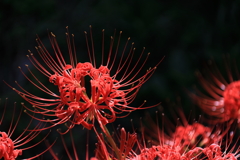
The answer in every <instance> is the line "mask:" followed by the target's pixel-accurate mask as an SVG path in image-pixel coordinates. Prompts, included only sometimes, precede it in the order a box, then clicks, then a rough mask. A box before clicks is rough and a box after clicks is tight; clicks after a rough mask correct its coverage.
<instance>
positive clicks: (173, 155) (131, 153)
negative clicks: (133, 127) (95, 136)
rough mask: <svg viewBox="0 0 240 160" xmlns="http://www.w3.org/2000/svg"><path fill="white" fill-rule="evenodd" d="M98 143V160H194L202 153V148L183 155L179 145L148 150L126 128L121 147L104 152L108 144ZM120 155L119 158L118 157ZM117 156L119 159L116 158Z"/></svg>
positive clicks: (121, 137)
mask: <svg viewBox="0 0 240 160" xmlns="http://www.w3.org/2000/svg"><path fill="white" fill-rule="evenodd" d="M102 142H103V140H102V141H101V142H99V143H98V145H97V149H96V155H95V157H96V158H97V159H98V160H105V159H112V160H155V159H164V160H172V159H177V160H190V159H194V158H196V157H197V156H199V154H200V153H201V148H198V147H196V148H194V149H191V150H189V151H187V152H185V153H181V148H182V147H181V146H177V145H173V146H171V145H161V144H160V145H152V146H151V147H149V148H147V147H146V145H145V144H141V142H140V141H139V140H138V139H137V135H136V133H133V134H129V133H128V134H126V131H125V130H124V128H122V129H121V134H120V137H119V139H118V142H119V147H118V148H117V149H115V148H112V147H109V148H110V150H112V152H113V153H115V154H113V153H112V152H111V151H110V152H104V150H106V146H108V144H103V143H102ZM117 155H118V156H117ZM116 156H117V157H116Z"/></svg>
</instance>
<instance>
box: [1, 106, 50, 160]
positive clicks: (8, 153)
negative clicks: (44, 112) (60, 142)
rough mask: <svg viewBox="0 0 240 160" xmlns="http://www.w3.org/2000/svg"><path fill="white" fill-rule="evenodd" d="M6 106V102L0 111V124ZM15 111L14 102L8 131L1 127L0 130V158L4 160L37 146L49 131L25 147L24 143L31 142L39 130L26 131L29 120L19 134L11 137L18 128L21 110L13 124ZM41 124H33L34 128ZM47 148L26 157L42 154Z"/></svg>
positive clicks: (11, 159) (11, 158)
mask: <svg viewBox="0 0 240 160" xmlns="http://www.w3.org/2000/svg"><path fill="white" fill-rule="evenodd" d="M6 107H7V104H5V107H4V110H3V112H2V113H3V114H2V117H1V121H0V124H1V125H2V122H3V119H4V115H5V113H6ZM15 112H16V103H14V108H13V114H12V118H11V122H10V124H9V129H8V131H6V132H5V131H3V129H2V131H1V132H0V135H1V136H0V158H4V160H14V159H16V158H17V157H19V156H21V155H22V153H23V152H24V151H25V150H28V149H30V148H33V147H35V146H37V145H38V144H40V143H41V142H42V141H43V140H44V139H45V138H46V137H47V136H48V134H49V133H50V132H49V133H48V134H47V136H46V137H44V138H43V139H42V140H41V141H39V142H37V143H36V144H34V145H31V146H28V147H26V145H28V144H29V143H31V141H32V140H33V139H35V138H36V137H37V136H38V135H39V133H40V131H30V132H29V131H27V130H28V128H29V127H30V125H31V123H32V120H31V121H30V122H29V124H28V125H27V126H26V129H25V130H23V132H22V133H21V134H20V135H18V136H17V137H16V138H14V139H12V136H13V135H14V131H15V130H16V129H17V128H18V124H19V121H20V117H21V113H22V110H21V112H20V113H19V115H18V116H17V120H16V122H15V124H14V118H15ZM41 126H42V124H41V123H38V124H37V125H36V126H35V128H34V130H37V129H39V128H41ZM2 128H3V127H2ZM23 146H25V147H23ZM51 146H52V145H49V148H50V147H51ZM49 148H47V149H46V150H45V151H43V152H42V153H40V154H38V155H36V156H33V157H30V158H28V159H34V158H36V157H38V156H40V155H42V154H43V153H44V152H46V151H47V150H48V149H49Z"/></svg>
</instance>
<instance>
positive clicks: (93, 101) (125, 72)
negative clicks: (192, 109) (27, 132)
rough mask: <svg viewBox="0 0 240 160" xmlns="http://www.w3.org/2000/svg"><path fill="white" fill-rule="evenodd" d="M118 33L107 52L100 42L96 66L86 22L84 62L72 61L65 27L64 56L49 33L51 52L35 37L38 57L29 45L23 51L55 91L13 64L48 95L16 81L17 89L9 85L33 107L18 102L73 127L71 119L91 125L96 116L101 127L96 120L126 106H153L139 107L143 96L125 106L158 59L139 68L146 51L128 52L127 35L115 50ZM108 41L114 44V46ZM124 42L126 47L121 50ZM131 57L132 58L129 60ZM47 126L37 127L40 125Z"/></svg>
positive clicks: (108, 119) (109, 118) (117, 114)
mask: <svg viewBox="0 0 240 160" xmlns="http://www.w3.org/2000/svg"><path fill="white" fill-rule="evenodd" d="M103 32H104V31H103ZM121 34H122V32H120V34H119V38H118V39H117V46H114V44H115V42H114V41H115V37H111V40H110V47H109V51H108V54H107V57H105V56H104V55H105V50H104V46H105V44H104V41H103V42H102V47H103V49H102V62H101V64H100V65H99V67H97V61H96V58H95V51H94V45H93V38H92V31H91V26H90V43H89V37H88V33H87V32H85V36H86V44H87V51H88V55H89V62H83V63H82V62H78V60H77V58H76V57H77V53H76V50H75V47H74V46H75V45H74V35H72V36H71V35H70V34H69V32H68V27H67V32H66V36H67V45H68V49H69V57H70V61H69V62H66V61H65V58H64V56H63V54H62V52H61V50H60V47H59V46H58V43H57V40H56V36H55V35H54V34H53V33H50V34H49V39H50V42H51V45H52V49H53V51H54V52H53V53H50V52H49V51H48V50H47V49H46V48H45V46H44V44H43V43H42V42H41V41H40V39H39V38H37V43H38V46H37V47H36V50H37V53H38V54H39V56H40V57H41V60H38V59H37V58H35V56H34V55H33V53H32V52H30V51H29V52H30V54H29V55H27V57H28V58H29V60H30V62H31V63H32V65H33V66H34V67H35V68H36V69H37V70H38V71H39V72H40V73H42V74H43V75H45V76H46V77H47V78H48V79H49V82H50V83H52V84H53V85H55V88H56V89H57V91H56V92H53V91H51V90H50V89H48V87H47V85H46V84H43V83H42V82H41V81H40V80H39V79H38V78H37V77H36V76H35V74H34V73H33V72H32V71H31V70H30V68H29V67H28V65H26V67H27V69H28V71H29V73H30V75H31V76H32V77H31V78H30V77H28V76H27V75H26V74H25V73H24V72H23V71H22V70H21V67H19V68H20V71H21V72H22V74H23V75H24V76H25V77H26V79H27V80H29V82H30V83H32V84H33V85H34V86H35V87H36V88H38V89H39V90H41V91H43V92H45V93H46V94H48V95H50V96H51V97H52V98H43V97H39V96H36V95H34V94H32V93H30V92H29V91H27V90H25V89H24V88H23V87H21V85H20V84H18V83H17V82H16V84H17V86H18V89H16V88H13V87H12V86H10V85H9V86H10V87H12V88H13V89H14V90H15V91H16V92H17V93H18V94H19V95H20V96H21V97H23V98H24V99H25V100H26V101H28V102H29V103H30V104H31V105H32V106H34V109H32V108H28V107H27V106H26V105H24V107H26V110H27V113H28V112H29V113H28V114H29V115H30V116H31V112H32V113H36V114H42V115H43V116H46V117H47V119H48V120H42V121H44V122H51V123H52V124H53V125H52V126H56V125H59V124H63V123H68V126H71V127H74V125H76V124H78V125H79V124H81V125H83V126H84V127H85V128H87V129H92V127H93V126H94V122H95V119H96V121H97V122H99V124H100V127H101V128H102V129H103V131H104V128H103V127H102V125H106V124H108V123H112V122H113V121H115V119H116V118H122V117H126V116H127V115H128V114H130V113H131V112H132V111H135V110H138V109H144V108H150V107H154V106H156V105H154V106H149V107H142V106H143V104H144V103H145V101H144V102H143V104H142V105H140V106H139V107H131V106H129V105H130V103H131V102H132V101H133V100H134V99H135V97H136V95H137V93H138V91H139V89H140V87H141V86H142V85H143V84H144V83H145V82H146V81H147V80H148V79H149V78H150V77H151V76H152V74H153V73H154V71H155V70H156V67H157V66H158V65H159V63H160V62H161V61H159V62H158V63H157V64H156V65H155V66H154V67H152V68H150V69H148V70H147V72H145V73H143V74H142V70H143V69H144V68H143V67H144V65H145V63H146V61H147V60H148V57H149V55H150V54H149V53H148V54H147V55H146V57H145V56H144V51H145V48H144V49H143V50H142V52H141V54H140V55H139V57H138V58H136V57H135V56H134V53H135V50H136V49H135V48H134V46H133V45H134V43H132V45H131V46H130V47H129V40H130V38H129V39H128V40H127V42H126V44H125V45H124V47H123V49H122V52H120V49H119V48H120V37H121ZM103 35H104V33H103ZM114 47H115V48H116V50H115V51H114ZM127 48H130V49H129V50H127ZM135 59H137V60H136V61H135ZM133 60H134V61H133ZM32 117H34V116H32ZM53 117H54V118H55V119H53ZM38 120H40V119H38ZM69 123H70V124H69ZM47 128H51V127H47ZM47 128H42V130H43V129H47ZM69 129H70V128H69ZM104 132H105V131H104Z"/></svg>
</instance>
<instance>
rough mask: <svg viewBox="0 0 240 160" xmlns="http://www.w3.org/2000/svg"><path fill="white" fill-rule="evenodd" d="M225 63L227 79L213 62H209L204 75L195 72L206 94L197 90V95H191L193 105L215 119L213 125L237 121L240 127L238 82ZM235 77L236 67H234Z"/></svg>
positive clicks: (239, 84)
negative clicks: (195, 104) (196, 105)
mask: <svg viewBox="0 0 240 160" xmlns="http://www.w3.org/2000/svg"><path fill="white" fill-rule="evenodd" d="M225 63H226V71H227V75H228V79H226V78H224V76H223V72H220V71H219V69H218V68H217V66H216V64H215V63H214V62H213V61H209V65H210V67H209V68H207V73H206V74H201V73H199V72H197V77H198V79H199V81H200V83H201V85H202V86H203V88H204V89H205V91H206V93H207V94H205V93H203V92H201V91H199V90H197V94H191V96H192V97H193V100H194V102H195V103H197V104H198V105H199V106H200V107H201V109H202V110H203V111H204V112H205V113H206V114H208V115H209V116H211V117H213V118H215V120H214V121H213V122H214V123H219V122H220V123H222V122H227V121H229V120H234V119H237V120H238V122H239V126H240V101H239V98H240V94H239V93H240V80H239V77H238V78H235V77H234V76H233V74H232V72H231V67H230V65H229V64H231V63H228V62H225ZM234 68H235V70H236V73H237V75H238V74H239V73H238V71H237V67H236V66H235V67H234Z"/></svg>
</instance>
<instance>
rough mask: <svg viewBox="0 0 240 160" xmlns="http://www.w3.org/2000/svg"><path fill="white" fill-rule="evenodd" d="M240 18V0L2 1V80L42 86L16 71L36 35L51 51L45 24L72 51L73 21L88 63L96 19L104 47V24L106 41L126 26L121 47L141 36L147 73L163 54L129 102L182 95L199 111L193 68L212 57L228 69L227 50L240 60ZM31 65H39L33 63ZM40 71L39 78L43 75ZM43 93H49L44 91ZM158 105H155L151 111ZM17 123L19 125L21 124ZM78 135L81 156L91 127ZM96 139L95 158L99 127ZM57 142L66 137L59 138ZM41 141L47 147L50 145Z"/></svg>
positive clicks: (5, 93)
mask: <svg viewBox="0 0 240 160" xmlns="http://www.w3.org/2000/svg"><path fill="white" fill-rule="evenodd" d="M239 18H240V1H238V0H236V1H224V0H222V1H202V0H201V1H200V0H195V1H177V0H175V1H166V0H165V1H154V0H149V1H144V0H138V1H136V0H129V1H119V0H118V1H111V0H103V1H96V0H83V1H77V0H72V1H64V0H59V1H53V0H41V1H32V0H21V1H19V0H2V1H1V2H0V35H1V37H0V51H1V53H0V54H1V58H0V79H1V80H5V81H6V82H8V83H9V84H11V85H15V84H14V81H15V80H17V81H18V83H19V84H21V85H22V86H23V87H24V88H26V89H28V90H29V91H32V92H34V93H35V92H38V90H37V89H34V88H33V87H32V85H31V84H29V82H28V81H27V80H26V79H25V78H24V77H23V76H22V74H21V73H20V71H19V69H18V66H21V67H22V68H23V71H24V72H25V73H28V72H27V70H26V68H25V67H24V64H29V61H28V59H27V57H26V56H25V55H26V54H28V49H30V50H31V51H32V52H33V53H36V51H35V49H34V46H36V42H35V35H36V34H37V35H38V36H39V37H40V38H41V40H42V41H43V42H44V44H45V46H46V47H47V48H48V49H50V50H51V46H50V44H49V41H48V31H47V30H49V31H50V32H53V33H54V34H55V35H56V36H57V40H58V43H59V45H60V46H61V47H62V50H63V53H65V54H66V53H67V46H66V38H65V27H66V26H69V30H70V32H71V33H74V35H75V44H76V48H77V53H78V60H79V61H81V62H84V61H88V59H87V58H88V57H87V50H86V43H85V37H84V34H83V31H89V25H92V27H93V38H94V44H96V47H98V46H101V30H102V29H105V33H106V36H105V37H106V38H105V39H106V43H108V42H109V39H108V37H110V35H113V33H114V30H115V29H116V30H117V33H118V32H119V31H123V34H122V38H121V40H122V41H121V44H122V45H123V44H124V42H125V40H126V39H127V38H128V37H129V36H130V37H131V42H135V47H136V48H137V50H136V55H137V54H140V52H141V49H142V47H146V53H147V52H151V55H150V59H149V61H148V62H147V63H146V68H145V69H144V70H143V72H142V73H144V72H145V71H146V70H147V69H148V67H153V66H154V65H153V64H156V63H157V62H158V61H159V60H161V58H162V57H163V56H165V59H164V60H163V62H162V63H161V64H160V65H159V67H158V68H157V70H156V72H155V74H154V75H153V76H152V78H151V79H150V80H149V81H148V82H146V84H144V85H143V87H142V88H141V90H140V92H139V94H138V96H137V98H136V99H135V101H134V102H133V103H132V105H131V106H138V105H140V104H141V103H142V101H143V100H144V99H146V100H147V103H146V106H148V105H153V104H156V103H158V102H165V101H166V99H170V101H175V99H176V97H181V98H182V102H181V104H182V106H183V108H184V110H186V112H189V110H191V107H193V108H194V110H195V107H194V105H193V104H192V103H191V100H190V98H188V96H187V94H186V92H185V90H190V91H191V90H192V86H193V85H195V84H198V81H197V78H196V76H195V71H197V70H202V69H203V68H204V64H206V63H207V61H208V60H209V59H214V60H215V62H216V63H217V65H218V67H219V69H220V70H223V71H224V72H225V70H224V66H223V62H224V58H223V55H229V56H230V59H232V60H233V59H236V62H238V58H239V53H240V29H239V27H240V21H239ZM95 51H96V52H95V53H96V55H99V54H101V51H100V50H95ZM65 57H67V55H66V56H65ZM29 65H30V64H29ZM237 65H238V63H237ZM30 68H31V70H33V71H34V68H33V67H32V66H31V65H30ZM36 75H37V76H40V77H41V75H38V73H36ZM41 81H42V82H43V83H47V82H48V79H47V78H46V77H42V79H41ZM0 83H1V90H0V97H2V99H4V98H5V97H8V98H9V100H8V104H9V108H11V107H12V105H11V104H12V103H13V102H14V101H16V102H18V103H20V102H21V101H23V100H21V98H20V96H18V95H17V94H16V93H15V92H14V91H12V90H11V89H10V88H9V87H7V86H6V84H4V83H3V82H0ZM36 94H37V93H36ZM38 94H39V95H41V94H42V93H38ZM42 95H43V97H44V94H42ZM2 103H4V100H3V101H2ZM2 106H4V105H3V104H2ZM19 107H20V105H19ZM165 107H169V106H165ZM9 110H10V109H9ZM9 110H7V113H6V115H7V116H5V118H6V119H7V118H8V117H11V114H12V113H11V112H10V111H9ZM155 110H157V109H152V110H150V111H149V112H154V111H155ZM196 110H197V109H196ZM144 114H145V113H144V111H139V112H136V113H132V114H131V115H130V117H128V118H126V119H125V120H118V121H117V122H116V123H115V124H116V125H118V124H121V125H122V126H125V127H126V128H128V129H129V128H130V127H129V125H127V124H129V119H131V118H133V119H134V120H135V121H136V123H138V121H139V117H142V116H144ZM186 114H187V113H186ZM25 118H26V119H27V115H24V116H23V117H22V119H25ZM134 120H133V121H134ZM23 121H24V120H23ZM136 125H137V124H136ZM18 128H21V124H19V125H18ZM109 128H111V125H109ZM1 130H2V129H1ZM16 132H17V131H16ZM74 133H77V134H76V135H75V134H74V135H75V136H79V135H81V136H82V137H76V138H75V142H76V144H78V145H79V144H81V146H82V148H80V149H79V150H80V152H79V157H80V158H81V157H83V156H84V154H85V151H84V149H83V148H85V144H86V141H85V139H86V132H85V130H82V128H81V129H78V130H77V131H75V132H74ZM57 136H58V135H57V134H54V133H53V134H52V135H51V136H50V137H49V138H48V139H50V141H51V142H52V141H53V140H54V139H55V137H57ZM90 137H93V138H90V142H89V143H91V144H90V149H89V153H90V154H91V156H92V153H93V150H94V145H93V144H94V143H95V140H94V137H95V135H94V133H93V132H90ZM58 141H59V142H60V138H58ZM67 141H68V140H67ZM60 143H61V142H60ZM55 146H57V145H55ZM40 147H41V148H44V144H42V145H40ZM40 147H39V148H40ZM60 147H61V144H60V145H59V146H57V147H55V148H54V151H55V152H61V149H60ZM36 148H37V147H35V149H34V148H33V150H34V151H32V152H37V153H40V151H36V150H38V148H37V149H36Z"/></svg>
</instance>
